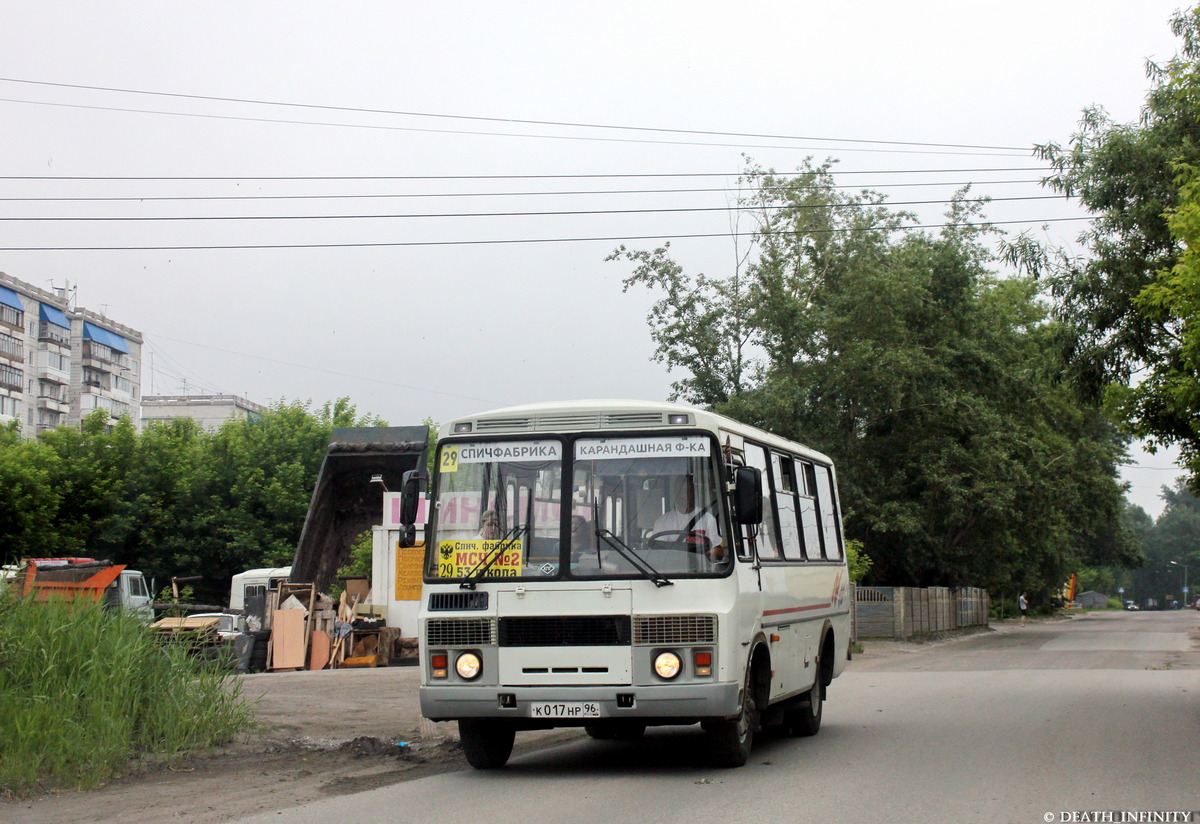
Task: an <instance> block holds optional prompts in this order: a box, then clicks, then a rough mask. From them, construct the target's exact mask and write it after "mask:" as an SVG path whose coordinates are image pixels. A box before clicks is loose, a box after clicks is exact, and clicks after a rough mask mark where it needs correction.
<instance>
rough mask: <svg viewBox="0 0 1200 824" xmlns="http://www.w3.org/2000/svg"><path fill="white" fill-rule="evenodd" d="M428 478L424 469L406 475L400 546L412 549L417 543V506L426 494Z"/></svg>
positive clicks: (402, 500) (402, 498)
mask: <svg viewBox="0 0 1200 824" xmlns="http://www.w3.org/2000/svg"><path fill="white" fill-rule="evenodd" d="M426 481H427V479H426V477H425V471H424V470H423V469H411V470H409V471H408V472H405V473H404V479H403V481H402V482H401V487H400V546H401V547H411V546H415V545H416V543H417V529H416V526H415V524H416V521H417V504H418V503H419V502H420V500H421V495H422V494H423V493H424V492H425V488H426Z"/></svg>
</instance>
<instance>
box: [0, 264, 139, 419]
mask: <svg viewBox="0 0 1200 824" xmlns="http://www.w3.org/2000/svg"><path fill="white" fill-rule="evenodd" d="M141 364H142V334H141V332H138V331H137V330H136V329H132V328H130V327H128V326H125V325H123V324H120V323H117V322H115V321H113V320H111V319H109V318H107V317H105V316H104V315H103V314H100V313H97V312H92V311H90V310H87V309H77V308H72V307H71V306H70V302H69V300H68V290H67V289H66V288H63V289H60V290H55V291H52V292H51V291H46V290H44V289H39V288H38V287H36V286H34V285H32V284H29V283H26V282H24V281H21V280H17V279H16V278H14V277H11V276H9V275H7V274H5V273H3V272H0V423H6V422H8V421H11V420H13V419H16V420H19V421H20V422H21V431H22V432H23V433H24V434H25V436H26V437H30V438H32V437H34V436H35V435H37V433H38V432H42V431H44V430H46V429H54V428H55V427H58V426H64V425H69V426H78V425H79V423H80V422H81V421H82V420H83V419H84V418H85V417H86V416H87V415H89V414H91V412H92V411H94V410H96V409H103V410H105V411H106V412H107V413H108V415H109V419H110V420H111V421H112V422H114V423H115V422H116V419H117V418H119V417H120V416H121V415H129V417H130V418H131V419H132V420H133V422H134V425H137V426H140V421H141V409H140V406H139V402H140V397H141Z"/></svg>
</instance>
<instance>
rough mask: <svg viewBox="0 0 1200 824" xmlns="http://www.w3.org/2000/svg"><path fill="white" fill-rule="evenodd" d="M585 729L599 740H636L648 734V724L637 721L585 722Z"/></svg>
mask: <svg viewBox="0 0 1200 824" xmlns="http://www.w3.org/2000/svg"><path fill="white" fill-rule="evenodd" d="M583 731H584V732H586V733H587V734H588V735H589V736H590V737H592V738H594V739H596V740H597V741H612V740H616V741H636V740H637V739H639V738H641V737H642V736H643V735H645V734H646V725H645V724H640V723H638V722H636V721H610V722H608V723H600V724H585V725H584V727H583Z"/></svg>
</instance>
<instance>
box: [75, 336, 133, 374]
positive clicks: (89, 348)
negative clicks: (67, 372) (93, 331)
mask: <svg viewBox="0 0 1200 824" xmlns="http://www.w3.org/2000/svg"><path fill="white" fill-rule="evenodd" d="M83 359H84V360H85V361H87V360H91V361H95V362H97V363H103V364H111V365H113V366H119V367H121V368H123V369H128V368H129V356H127V355H123V354H121V353H120V352H118V351H117V350H115V349H113V348H112V347H109V346H105V345H104V344H102V343H96V342H95V341H90V340H84V342H83Z"/></svg>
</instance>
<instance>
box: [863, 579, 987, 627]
mask: <svg viewBox="0 0 1200 824" xmlns="http://www.w3.org/2000/svg"><path fill="white" fill-rule="evenodd" d="M851 597H852V600H853V603H854V609H853V610H852V611H851V616H852V623H853V627H852V630H851V632H852V634H853V637H854V638H901V639H903V638H914V637H917V636H921V635H931V634H933V633H936V632H948V631H950V630H954V629H961V628H962V627H972V626H987V623H988V607H989V606H990V605H991V601H990V599H989V598H988V594H987V590H985V589H979V588H977V587H961V588H958V589H951V588H949V587H927V588H925V589H920V588H917V587H860V586H854V587H852V588H851Z"/></svg>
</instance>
